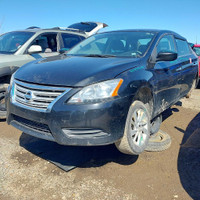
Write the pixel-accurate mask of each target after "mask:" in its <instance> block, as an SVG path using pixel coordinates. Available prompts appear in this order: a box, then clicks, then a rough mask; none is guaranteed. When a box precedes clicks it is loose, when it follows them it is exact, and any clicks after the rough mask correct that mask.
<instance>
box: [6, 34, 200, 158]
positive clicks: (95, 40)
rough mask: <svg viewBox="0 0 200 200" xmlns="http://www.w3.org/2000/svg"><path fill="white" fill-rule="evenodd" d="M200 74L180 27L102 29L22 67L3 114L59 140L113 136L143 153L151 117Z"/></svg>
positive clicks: (101, 141)
mask: <svg viewBox="0 0 200 200" xmlns="http://www.w3.org/2000/svg"><path fill="white" fill-rule="evenodd" d="M197 82H198V59H197V56H196V55H195V53H194V52H193V51H192V50H191V48H190V47H189V45H188V43H187V40H186V39H185V38H183V37H182V36H180V35H178V34H177V33H174V32H172V31H162V30H122V31H112V32H107V33H100V34H96V35H93V36H91V37H89V38H87V39H86V40H84V41H82V42H81V43H79V44H78V45H76V46H75V47H74V48H72V49H71V50H70V51H69V52H68V53H67V54H66V56H63V55H60V56H57V57H54V58H53V59H52V58H51V59H49V58H46V59H44V58H43V59H40V60H38V61H34V62H31V63H29V64H26V65H24V66H23V67H21V68H20V69H19V70H18V71H17V72H16V73H15V74H14V75H13V76H12V79H11V83H10V88H9V90H8V95H7V98H6V99H7V109H8V113H7V122H8V124H11V125H13V126H14V127H16V128H18V129H19V130H21V131H23V132H24V133H27V134H30V135H32V136H35V137H38V138H42V139H46V140H50V141H55V142H57V143H59V144H62V145H80V146H90V145H107V144H112V143H115V145H116V147H117V148H118V149H119V150H120V151H121V152H123V153H126V154H131V155H133V154H140V153H142V152H143V151H144V150H145V148H146V147H147V145H148V142H149V137H150V135H151V134H154V131H152V130H153V129H154V130H155V127H154V128H153V129H152V126H154V125H155V124H157V125H156V126H158V130H159V126H160V124H158V123H154V122H155V121H157V119H159V118H161V117H160V116H161V114H162V112H163V111H164V110H166V109H167V108H169V107H170V106H171V105H173V104H175V103H176V102H177V101H179V100H180V99H181V98H182V97H184V96H185V95H186V94H187V93H188V92H189V91H190V90H191V88H192V85H193V83H195V84H196V83H197ZM158 121H159V120H158ZM160 123H161V122H160Z"/></svg>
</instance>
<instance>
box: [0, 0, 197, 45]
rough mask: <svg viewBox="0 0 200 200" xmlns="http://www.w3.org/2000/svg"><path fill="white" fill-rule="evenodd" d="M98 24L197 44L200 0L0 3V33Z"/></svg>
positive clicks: (15, 0) (0, 0)
mask: <svg viewBox="0 0 200 200" xmlns="http://www.w3.org/2000/svg"><path fill="white" fill-rule="evenodd" d="M80 21H99V22H104V23H107V24H108V25H109V27H108V28H106V29H104V31H109V30H118V29H137V28H151V29H168V30H173V31H175V32H177V33H179V34H181V35H182V36H184V37H186V38H187V39H188V41H190V42H193V43H196V40H197V42H198V43H200V0H137V1H135V0H0V33H4V32H8V31H12V30H19V29H24V28H27V27H30V26H39V27H41V28H49V27H55V26H61V27H67V26H69V25H70V24H73V23H75V22H80Z"/></svg>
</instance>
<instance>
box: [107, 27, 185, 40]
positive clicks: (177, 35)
mask: <svg viewBox="0 0 200 200" xmlns="http://www.w3.org/2000/svg"><path fill="white" fill-rule="evenodd" d="M109 32H151V33H155V34H159V35H162V34H169V33H171V34H173V35H174V36H175V37H176V38H178V39H181V40H186V38H184V37H182V36H181V35H179V34H178V33H176V32H173V31H170V30H159V29H125V30H115V31H109ZM104 33H108V32H104Z"/></svg>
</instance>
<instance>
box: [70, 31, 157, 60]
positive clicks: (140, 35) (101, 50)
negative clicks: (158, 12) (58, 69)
mask: <svg viewBox="0 0 200 200" xmlns="http://www.w3.org/2000/svg"><path fill="white" fill-rule="evenodd" d="M154 35H155V34H154V33H151V32H143V31H141V32H136V31H135V32H134V31H119V32H109V33H101V34H96V35H93V36H91V37H89V38H88V39H86V40H84V41H83V42H81V43H79V44H78V45H76V46H75V47H74V48H72V49H71V50H70V51H69V52H68V53H67V55H74V56H94V57H95V56H96V57H109V56H111V57H114V56H116V57H134V58H137V57H142V56H143V55H144V54H145V52H146V51H147V49H148V47H149V45H150V43H151V41H152V39H153V37H154Z"/></svg>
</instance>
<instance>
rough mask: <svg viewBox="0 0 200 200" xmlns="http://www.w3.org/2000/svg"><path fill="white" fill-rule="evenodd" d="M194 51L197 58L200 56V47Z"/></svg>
mask: <svg viewBox="0 0 200 200" xmlns="http://www.w3.org/2000/svg"><path fill="white" fill-rule="evenodd" d="M193 50H194V52H195V53H196V54H197V56H200V47H194V48H193Z"/></svg>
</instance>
